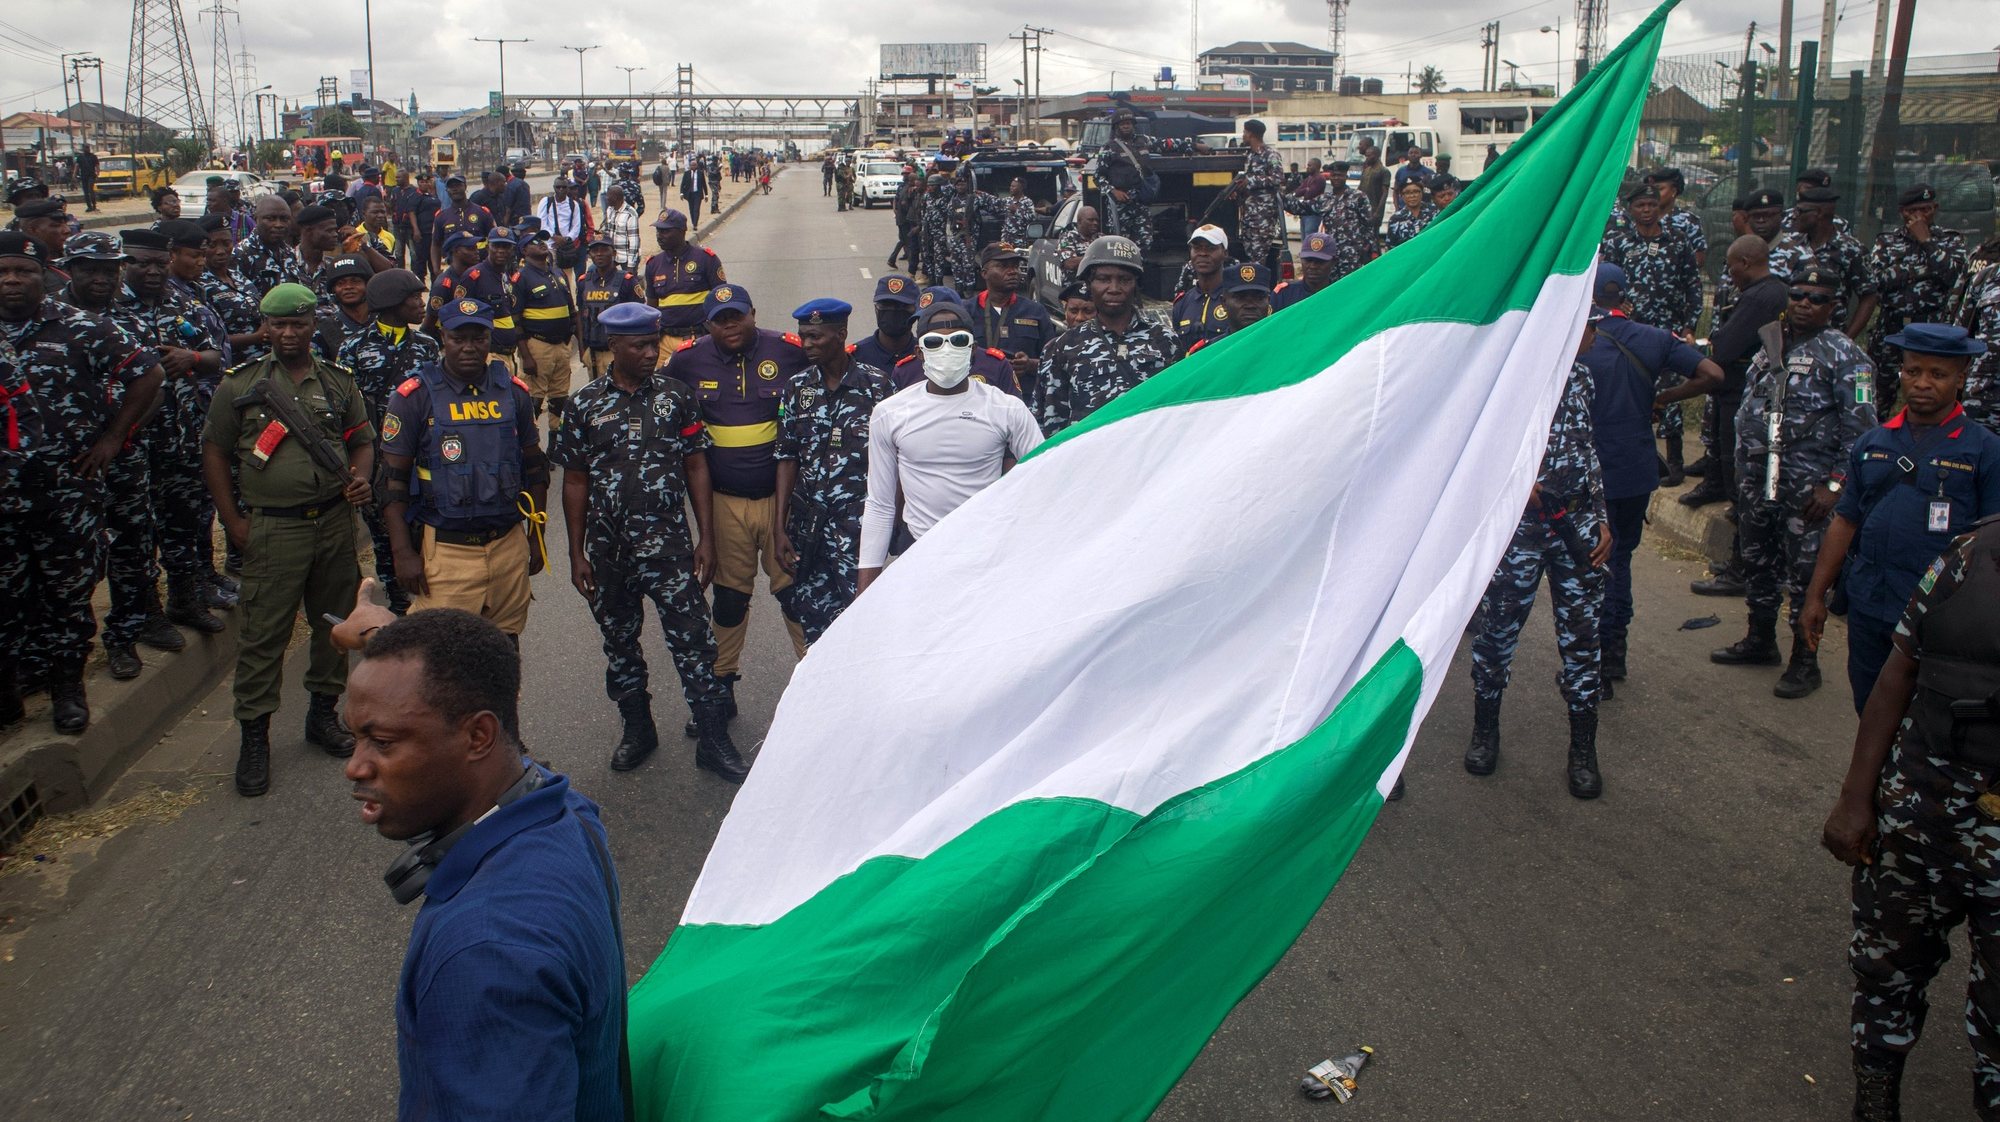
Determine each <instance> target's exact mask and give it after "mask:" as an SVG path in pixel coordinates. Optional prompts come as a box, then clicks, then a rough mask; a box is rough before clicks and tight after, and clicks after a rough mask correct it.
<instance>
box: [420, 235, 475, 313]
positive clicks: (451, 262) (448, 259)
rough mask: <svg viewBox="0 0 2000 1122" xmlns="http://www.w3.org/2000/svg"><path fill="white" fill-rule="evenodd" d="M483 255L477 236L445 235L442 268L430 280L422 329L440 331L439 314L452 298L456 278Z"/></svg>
mask: <svg viewBox="0 0 2000 1122" xmlns="http://www.w3.org/2000/svg"><path fill="white" fill-rule="evenodd" d="M484 254H485V250H483V249H481V248H480V246H479V239H478V238H476V237H474V236H473V235H472V234H471V232H469V231H466V230H459V231H456V232H454V233H451V234H448V235H446V236H445V239H444V267H443V268H441V269H439V270H438V271H437V276H436V278H435V279H433V280H432V281H431V295H430V311H429V312H428V313H427V314H426V315H425V317H424V330H425V331H428V332H429V333H431V334H432V335H436V334H437V333H438V331H439V330H440V328H439V327H438V324H437V317H438V313H440V312H442V311H444V306H445V305H446V304H449V303H451V302H452V301H453V300H454V299H455V297H453V296H452V293H453V291H455V290H456V289H457V288H458V284H459V278H461V277H463V276H464V275H465V271H466V270H467V269H470V268H472V267H473V266H474V265H477V264H479V262H480V261H481V259H482V258H483V256H484Z"/></svg>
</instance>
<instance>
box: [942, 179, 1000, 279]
mask: <svg viewBox="0 0 2000 1122" xmlns="http://www.w3.org/2000/svg"><path fill="white" fill-rule="evenodd" d="M953 204H954V205H953V208H952V211H951V226H950V228H949V230H948V231H947V235H948V236H947V237H946V240H945V251H946V252H947V253H949V254H951V279H952V284H953V286H954V287H956V288H957V289H958V290H959V291H960V292H962V293H969V292H974V291H977V290H978V288H979V248H980V247H979V246H977V245H975V244H974V243H975V242H977V241H978V240H979V230H980V226H981V224H982V223H984V222H985V216H986V215H987V214H988V213H989V212H990V211H991V209H992V205H993V196H991V195H988V194H986V193H984V192H981V191H974V190H967V189H965V188H959V189H958V190H957V191H956V192H954V199H953Z"/></svg>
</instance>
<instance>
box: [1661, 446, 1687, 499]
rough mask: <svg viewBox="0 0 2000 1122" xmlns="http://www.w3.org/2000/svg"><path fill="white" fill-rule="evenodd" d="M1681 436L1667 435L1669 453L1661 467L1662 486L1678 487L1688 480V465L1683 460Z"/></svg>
mask: <svg viewBox="0 0 2000 1122" xmlns="http://www.w3.org/2000/svg"><path fill="white" fill-rule="evenodd" d="M1682 455H1683V453H1682V451H1681V438H1680V437H1678V436H1670V437H1667V455H1666V458H1665V459H1664V460H1663V461H1662V467H1661V469H1660V486H1662V487H1678V486H1680V485H1681V484H1683V483H1686V482H1687V465H1686V464H1685V463H1683V462H1682V461H1681V456H1682Z"/></svg>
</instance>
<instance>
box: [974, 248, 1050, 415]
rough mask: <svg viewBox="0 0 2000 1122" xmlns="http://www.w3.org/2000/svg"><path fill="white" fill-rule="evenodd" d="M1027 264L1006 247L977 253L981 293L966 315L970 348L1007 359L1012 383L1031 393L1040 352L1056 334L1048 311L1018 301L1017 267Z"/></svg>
mask: <svg viewBox="0 0 2000 1122" xmlns="http://www.w3.org/2000/svg"><path fill="white" fill-rule="evenodd" d="M1027 259H1028V253H1027V251H1026V250H1024V249H1021V248H1019V247H1018V246H1015V245H1012V244H1011V243H1008V242H994V243H993V244H991V245H988V246H987V247H986V248H984V249H982V250H980V251H979V278H980V281H981V283H983V284H984V285H985V287H984V288H983V289H981V290H980V292H979V293H978V294H977V295H975V296H974V297H973V301H972V306H971V307H970V308H968V309H967V310H968V311H970V312H971V313H972V341H973V343H974V345H976V346H979V347H982V348H992V349H993V350H996V351H999V352H1000V353H1001V354H1003V355H1006V356H1007V361H1008V362H1009V363H1010V364H1012V366H1013V367H1014V380H1015V381H1016V382H1018V383H1019V384H1020V385H1022V386H1023V387H1025V388H1027V389H1028V390H1029V391H1030V392H1032V389H1033V386H1034V383H1035V367H1036V365H1037V364H1038V363H1040V362H1041V359H1042V348H1044V347H1046V346H1047V345H1048V344H1049V341H1050V340H1052V339H1054V338H1055V337H1056V335H1057V331H1056V325H1055V321H1054V320H1052V319H1050V318H1049V310H1048V309H1047V308H1044V307H1042V305H1041V304H1040V302H1038V301H1036V300H1033V299H1030V298H1029V297H1026V296H1023V295H1021V288H1022V285H1023V283H1024V281H1025V279H1026V278H1025V275H1024V273H1023V272H1022V268H1021V266H1022V263H1023V262H1025V261H1027Z"/></svg>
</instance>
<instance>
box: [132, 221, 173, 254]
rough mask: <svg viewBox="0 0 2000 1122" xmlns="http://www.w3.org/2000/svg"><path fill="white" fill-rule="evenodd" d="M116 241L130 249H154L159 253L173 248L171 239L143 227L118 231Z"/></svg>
mask: <svg viewBox="0 0 2000 1122" xmlns="http://www.w3.org/2000/svg"><path fill="white" fill-rule="evenodd" d="M118 240H119V241H121V242H123V243H124V244H125V248H126V249H128V250H130V249H156V250H159V251H160V252H161V253H165V252H167V251H168V250H170V249H172V248H174V243H173V239H171V238H169V237H167V235H165V234H163V233H161V232H160V231H158V230H148V229H146V228H145V227H143V226H140V227H136V228H134V229H131V230H120V231H118Z"/></svg>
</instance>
